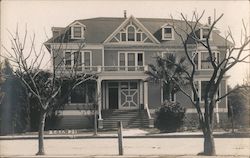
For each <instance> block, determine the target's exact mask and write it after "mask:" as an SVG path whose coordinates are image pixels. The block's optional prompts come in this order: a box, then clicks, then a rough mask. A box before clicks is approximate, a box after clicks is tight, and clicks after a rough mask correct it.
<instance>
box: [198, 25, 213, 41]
mask: <svg viewBox="0 0 250 158" xmlns="http://www.w3.org/2000/svg"><path fill="white" fill-rule="evenodd" d="M208 33H209V28H207V27H206V28H201V29H200V39H201V40H205V39H207V38H208ZM211 35H212V34H210V38H211Z"/></svg>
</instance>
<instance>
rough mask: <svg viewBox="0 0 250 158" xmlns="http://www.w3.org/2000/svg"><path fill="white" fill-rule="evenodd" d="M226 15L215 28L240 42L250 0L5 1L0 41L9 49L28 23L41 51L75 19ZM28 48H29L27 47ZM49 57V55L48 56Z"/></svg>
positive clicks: (235, 75)
mask: <svg viewBox="0 0 250 158" xmlns="http://www.w3.org/2000/svg"><path fill="white" fill-rule="evenodd" d="M214 9H216V16H217V17H218V16H219V15H220V14H222V13H224V16H223V18H222V19H221V21H220V22H219V23H218V25H217V26H216V27H217V28H218V29H219V30H220V31H221V35H222V36H223V35H224V34H225V31H226V30H228V27H230V28H231V30H232V32H233V35H234V36H235V39H236V41H239V40H240V33H241V28H242V19H243V20H244V21H245V22H246V23H247V26H248V28H249V21H250V18H249V2H248V1H187V0H186V1H148V0H147V1H143V0H140V1H126V0H123V1H104V0H102V1H70V0H64V1H59V0H55V1H48V0H40V1H39V0H34V1H32V0H26V1H25V0H22V1H21V0H19V1H18V0H9V1H7V0H4V1H2V3H1V41H2V44H3V45H5V46H7V47H10V44H9V34H8V31H7V29H8V30H10V31H11V32H14V31H15V29H16V27H17V24H18V28H19V30H20V32H21V33H23V32H24V29H25V25H26V24H27V27H28V32H29V33H30V35H31V34H33V33H35V34H36V46H37V48H39V45H41V44H42V43H43V42H44V41H46V40H47V37H46V34H47V36H48V37H51V27H53V26H58V27H65V26H67V25H68V24H70V23H71V22H73V21H74V20H76V19H85V18H93V17H123V10H127V15H128V16H130V15H133V16H135V17H136V18H138V17H145V18H170V15H171V14H172V15H173V17H174V18H177V19H179V18H180V13H181V12H182V13H184V14H186V15H187V16H188V17H190V16H191V14H192V12H193V11H194V10H196V11H198V12H199V13H201V12H202V10H205V11H206V12H205V15H204V19H203V22H204V23H206V22H207V17H208V16H211V17H212V19H213V17H214ZM27 47H28V46H27ZM47 58H49V55H48V56H47ZM248 69H249V64H241V65H238V66H237V67H235V68H234V69H232V70H231V71H230V72H229V73H228V75H230V76H231V77H230V78H229V84H230V85H235V84H237V83H239V84H241V83H242V81H243V78H244V77H245V76H246V73H247V71H249V70H248Z"/></svg>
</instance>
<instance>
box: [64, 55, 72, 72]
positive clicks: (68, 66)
mask: <svg viewBox="0 0 250 158" xmlns="http://www.w3.org/2000/svg"><path fill="white" fill-rule="evenodd" d="M65 69H71V52H65Z"/></svg>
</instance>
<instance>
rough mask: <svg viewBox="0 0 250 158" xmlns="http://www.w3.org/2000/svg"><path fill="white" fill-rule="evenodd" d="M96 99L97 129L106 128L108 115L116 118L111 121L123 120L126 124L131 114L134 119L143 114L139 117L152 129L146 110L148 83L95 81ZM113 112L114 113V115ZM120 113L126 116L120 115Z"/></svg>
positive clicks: (150, 119) (136, 80) (140, 81)
mask: <svg viewBox="0 0 250 158" xmlns="http://www.w3.org/2000/svg"><path fill="white" fill-rule="evenodd" d="M97 98H98V115H99V117H98V128H106V127H105V125H104V123H106V124H107V119H109V120H110V119H111V117H110V116H109V117H108V115H114V114H116V115H117V116H116V117H115V118H112V119H113V121H114V120H116V121H118V120H123V121H125V122H127V121H126V117H127V118H129V117H130V115H131V116H132V114H133V117H135V118H139V114H143V115H140V116H143V119H144V120H145V119H147V120H148V122H149V123H147V124H148V127H153V121H152V118H151V115H150V112H149V108H148V83H147V82H145V81H144V80H142V79H129V80H128V79H127V80H124V79H123V80H122V79H120V80H117V79H113V80H112V79H105V78H101V79H100V78H99V79H98V81H97ZM114 111H116V112H115V113H114ZM122 112H123V113H126V114H127V115H126V116H125V115H122ZM144 113H145V115H144ZM119 115H120V117H119ZM124 117H125V118H124ZM141 118H142V117H140V119H141ZM105 119H106V120H105ZM134 121H136V120H134ZM111 122H112V121H111ZM112 124H114V123H112Z"/></svg>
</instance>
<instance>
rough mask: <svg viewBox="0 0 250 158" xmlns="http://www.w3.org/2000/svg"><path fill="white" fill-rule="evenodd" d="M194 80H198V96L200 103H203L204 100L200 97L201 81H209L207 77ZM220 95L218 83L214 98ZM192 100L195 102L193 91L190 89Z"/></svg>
mask: <svg viewBox="0 0 250 158" xmlns="http://www.w3.org/2000/svg"><path fill="white" fill-rule="evenodd" d="M195 82H198V95H199V96H198V97H199V98H200V103H204V100H202V98H201V82H209V79H196V80H195ZM220 96H221V84H220V85H219V88H218V91H217V95H216V99H217V98H218V97H220ZM192 100H193V101H194V102H196V100H195V99H194V93H193V91H192ZM219 102H220V101H218V103H219Z"/></svg>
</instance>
